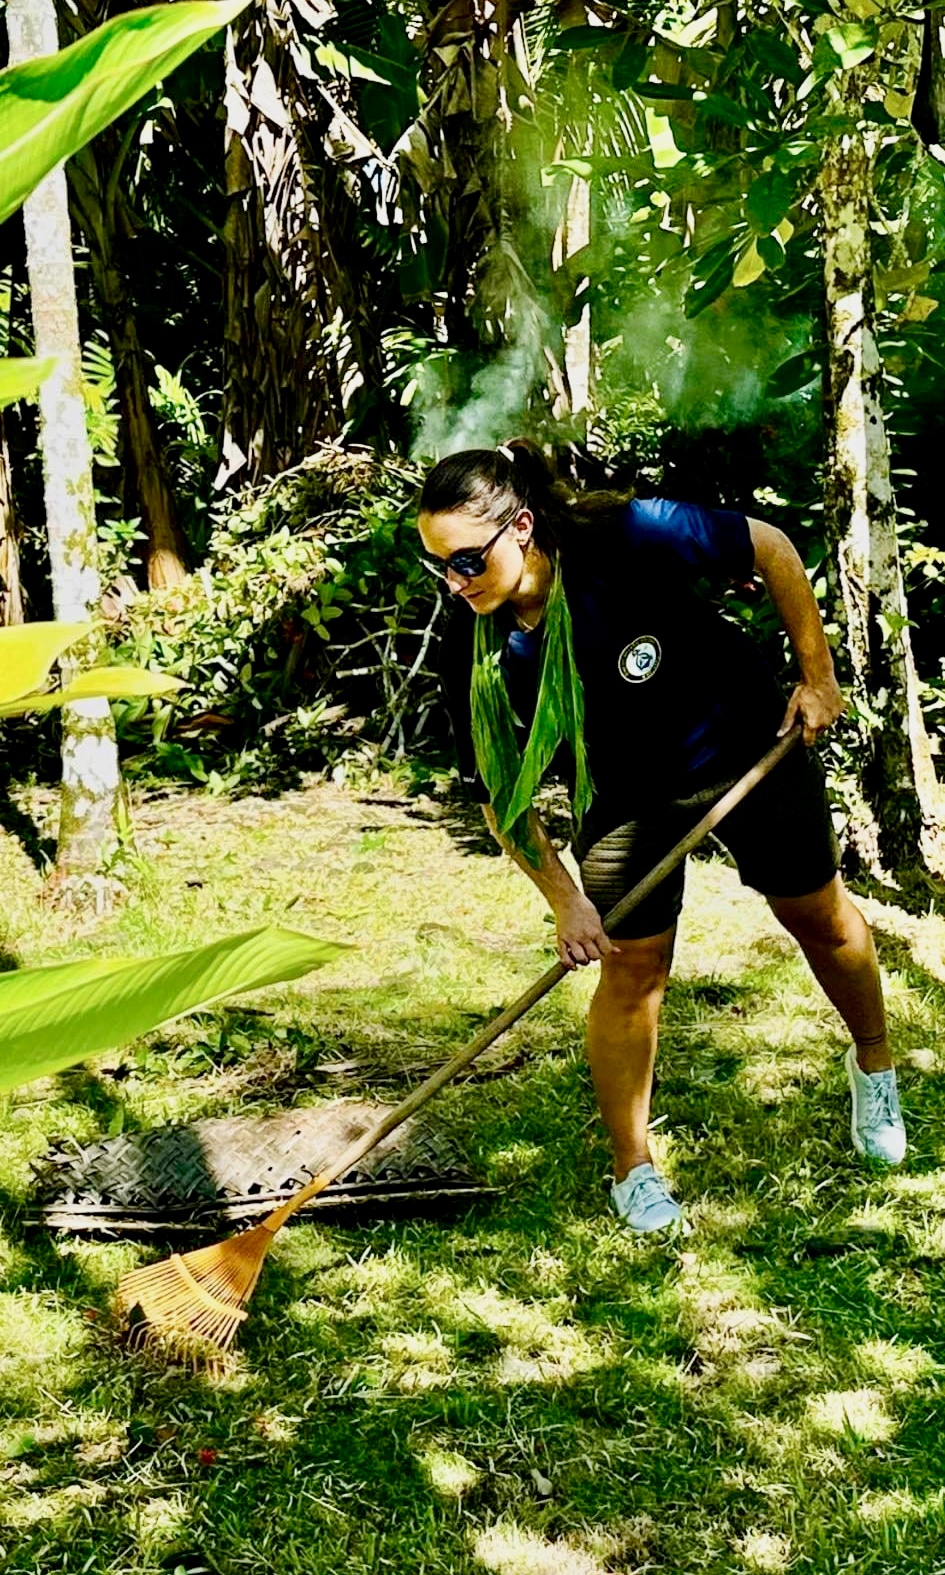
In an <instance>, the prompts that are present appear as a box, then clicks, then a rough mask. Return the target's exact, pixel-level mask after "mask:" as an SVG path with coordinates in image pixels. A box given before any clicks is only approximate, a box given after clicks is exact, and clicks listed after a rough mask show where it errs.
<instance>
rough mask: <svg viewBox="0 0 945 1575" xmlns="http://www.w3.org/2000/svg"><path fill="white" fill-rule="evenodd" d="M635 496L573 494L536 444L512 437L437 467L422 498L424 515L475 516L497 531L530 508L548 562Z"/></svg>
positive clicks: (454, 456) (452, 456)
mask: <svg viewBox="0 0 945 1575" xmlns="http://www.w3.org/2000/svg"><path fill="white" fill-rule="evenodd" d="M632 497H633V493H632V492H621V493H617V492H585V493H575V492H572V490H571V489H570V487H568V486H566V485H565V483H564V482H562V481H558V480H557V479H556V478H555V474H554V471H553V470H552V468H551V466H550V465H549V463H548V461H547V460H546V458H545V456H544V454H543V453H542V451H541V449H540V448H539V447H538V445H537V444H536V443H532V442H530V441H529V440H528V439H527V438H512V439H510V441H509V442H508V443H500V445H499V447H498V448H494V449H492V448H468V449H463V450H461V451H460V453H458V454H450V455H448V456H447V458H446V459H441V460H440V462H439V464H438V465H435V466H434V468H433V469H432V470H431V472H430V474H429V475H428V477H427V479H426V481H425V482H424V484H423V491H422V492H421V494H420V505H419V507H420V513H421V514H450V513H453V512H459V513H466V514H471V515H474V516H475V517H476V518H477V519H480V520H482V521H483V522H488V523H489V524H492V525H495V526H498V525H500V524H501V522H502V520H503V518H505V517H506V516H507V515H508V514H509V513H510V512H511V511H512V510H514V509H516V508H527V509H530V510H531V512H532V514H533V516H534V519H535V530H534V538H535V545H536V547H539V548H540V549H541V551H542V552H545V553H547V554H548V556H549V557H552V556H556V555H557V554H558V553H565V554H566V553H567V552H568V549H569V548H570V547H572V546H575V545H577V539H578V535H579V533H580V531H581V527H583V526H593V525H595V524H603V523H605V522H608V521H611V520H615V519H617V518H618V517H619V516H620V514H622V512H623V510H624V509H625V508H626V506H627V504H628V503H629V502H630V499H631V498H632Z"/></svg>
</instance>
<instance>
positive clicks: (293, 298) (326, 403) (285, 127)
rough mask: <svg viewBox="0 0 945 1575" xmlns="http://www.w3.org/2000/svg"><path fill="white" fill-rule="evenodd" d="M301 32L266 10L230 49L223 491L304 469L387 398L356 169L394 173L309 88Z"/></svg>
mask: <svg viewBox="0 0 945 1575" xmlns="http://www.w3.org/2000/svg"><path fill="white" fill-rule="evenodd" d="M320 3H321V0H316V4H320ZM294 29H295V22H294V18H293V13H292V8H291V7H280V6H279V5H278V4H277V0H266V4H261V5H258V6H256V7H250V8H249V9H248V10H246V11H244V12H243V14H242V16H241V17H239V18H238V20H237V21H236V23H235V24H234V26H233V28H232V29H231V30H230V33H229V35H228V38H227V91H226V110H227V128H226V163H225V169H226V192H227V216H226V221H225V224H224V230H223V240H224V250H225V264H224V268H225V272H224V290H225V324H224V340H223V363H224V365H223V384H224V386H223V423H222V428H223V430H222V442H221V464H220V469H219V471H218V473H217V478H216V485H217V486H218V487H222V486H225V485H228V484H232V483H233V482H238V483H239V484H240V485H243V484H245V483H247V482H249V483H253V484H255V483H258V482H260V481H262V480H263V479H264V478H265V477H267V476H272V475H276V474H278V473H279V472H280V471H282V470H285V469H286V468H288V467H289V466H292V465H296V464H298V463H299V462H300V461H301V460H302V459H304V458H305V456H306V455H307V454H310V453H311V452H312V449H313V448H314V447H315V445H316V443H318V442H319V441H323V440H331V439H333V438H336V437H338V436H339V435H340V434H341V432H342V431H343V429H344V426H345V423H346V422H347V420H348V418H349V415H350V414H351V411H352V409H353V402H354V401H355V400H356V397H357V395H358V392H359V390H363V389H370V390H378V389H380V388H381V387H382V385H383V365H382V358H381V351H380V331H381V327H382V319H381V317H380V314H379V312H378V286H377V282H376V281H377V271H378V258H377V257H376V256H375V255H374V254H373V253H372V252H371V251H370V249H369V247H368V244H367V243H366V241H365V239H364V236H363V233H362V232H363V226H362V225H361V223H360V221H359V216H358V201H357V196H356V193H357V183H358V181H359V179H360V174H359V171H360V169H361V167H362V166H365V167H367V168H369V169H371V170H373V173H374V177H375V178H376V177H377V176H378V175H379V174H380V171H381V166H383V165H384V163H385V160H384V156H383V154H381V153H380V151H379V150H378V149H376V148H375V147H374V145H373V144H372V143H370V142H369V140H368V139H367V137H365V136H364V135H363V134H362V133H361V132H360V131H359V129H358V127H357V126H356V125H354V123H353V121H352V120H351V119H350V118H349V117H348V116H347V115H346V114H345V112H344V110H343V109H342V107H341V106H340V104H339V103H335V101H334V100H333V99H332V97H331V94H330V93H329V92H328V89H327V87H326V86H325V85H324V83H321V82H319V81H317V80H316V79H315V78H314V77H312V76H311V75H309V76H306V74H305V72H304V68H303V64H302V62H303V61H304V55H305V50H304V49H302V47H301V45H300V41H299V39H298V37H297V36H296V33H295V31H294Z"/></svg>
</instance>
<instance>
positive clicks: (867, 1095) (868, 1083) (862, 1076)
mask: <svg viewBox="0 0 945 1575" xmlns="http://www.w3.org/2000/svg"><path fill="white" fill-rule="evenodd" d="M845 1064H846V1069H847V1077H848V1079H849V1082H850V1093H851V1095H852V1107H853V1108H852V1112H851V1117H850V1136H851V1137H852V1139H853V1147H854V1148H855V1149H856V1151H857V1153H858V1154H863V1155H864V1156H865V1158H867V1159H880V1160H882V1161H883V1162H884V1164H886V1165H898V1164H899V1163H900V1162H901V1160H902V1157H903V1155H904V1154H905V1152H906V1128H905V1123H904V1121H903V1119H902V1111H901V1110H900V1108H899V1090H898V1088H897V1087H896V1074H895V1072H894V1071H893V1069H892V1068H891V1067H890V1068H889V1070H888V1071H885V1072H864V1071H863V1070H862V1069H861V1068H860V1067H859V1066H857V1061H856V1046H855V1045H851V1046H850V1048H849V1050H848V1051H847V1056H846V1063H845Z"/></svg>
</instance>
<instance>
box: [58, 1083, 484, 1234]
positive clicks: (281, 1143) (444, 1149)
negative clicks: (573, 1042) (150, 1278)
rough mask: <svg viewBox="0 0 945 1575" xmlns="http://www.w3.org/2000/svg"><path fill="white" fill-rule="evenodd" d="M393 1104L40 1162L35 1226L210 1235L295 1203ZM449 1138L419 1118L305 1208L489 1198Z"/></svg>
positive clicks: (325, 1111) (162, 1135)
mask: <svg viewBox="0 0 945 1575" xmlns="http://www.w3.org/2000/svg"><path fill="white" fill-rule="evenodd" d="M390 1108H392V1107H391V1106H389V1105H380V1104H368V1103H365V1102H361V1101H353V1100H352V1101H345V1102H341V1101H339V1102H337V1103H334V1104H331V1105H327V1106H321V1107H318V1108H314V1109H301V1110H289V1111H285V1112H284V1113H283V1114H281V1115H276V1116H263V1117H249V1116H230V1117H226V1118H224V1119H214V1120H207V1121H195V1122H192V1123H191V1124H190V1125H188V1126H168V1127H158V1128H156V1129H155V1130H153V1131H150V1132H129V1133H122V1134H121V1136H119V1137H112V1138H105V1139H103V1140H102V1141H100V1142H98V1143H93V1144H91V1145H90V1146H89V1147H88V1148H83V1149H79V1150H78V1151H76V1150H74V1149H73V1150H67V1149H65V1148H54V1149H50V1150H49V1152H48V1153H46V1154H44V1155H43V1156H42V1158H41V1159H39V1160H37V1161H34V1163H33V1172H34V1176H35V1182H36V1184H35V1188H34V1199H35V1201H34V1203H33V1205H32V1206H31V1207H30V1208H29V1210H28V1211H27V1220H28V1221H29V1222H30V1223H33V1224H42V1225H46V1226H48V1227H53V1228H58V1229H66V1230H72V1231H95V1232H102V1231H109V1232H112V1233H115V1234H118V1233H120V1234H122V1235H127V1234H146V1235H150V1234H155V1235H156V1234H159V1233H160V1234H162V1235H163V1234H173V1233H174V1232H175V1231H176V1232H180V1233H183V1232H187V1233H197V1234H200V1233H206V1234H210V1233H212V1232H214V1231H217V1230H219V1227H220V1226H221V1224H226V1223H229V1224H233V1223H236V1224H238V1223H240V1222H243V1221H245V1222H249V1223H251V1222H252V1221H253V1220H255V1219H256V1218H258V1217H259V1216H261V1215H263V1214H266V1213H268V1212H269V1210H270V1209H271V1208H274V1207H275V1205H276V1204H277V1203H281V1202H282V1201H283V1200H284V1199H285V1198H288V1197H291V1196H292V1194H293V1193H294V1192H297V1191H298V1189H299V1188H300V1187H303V1186H304V1185H305V1183H306V1182H308V1181H310V1180H311V1179H312V1177H313V1176H315V1175H317V1174H318V1172H319V1171H320V1170H321V1169H322V1168H323V1167H324V1166H325V1165H326V1164H328V1163H329V1162H330V1161H331V1160H332V1159H333V1158H334V1156H335V1155H337V1154H340V1153H341V1151H342V1150H343V1149H344V1148H345V1147H346V1146H347V1144H348V1143H350V1142H352V1141H353V1139H354V1138H356V1137H358V1136H359V1135H360V1134H361V1133H362V1132H364V1131H366V1130H367V1128H368V1127H370V1126H373V1125H374V1123H375V1122H376V1121H378V1120H379V1119H380V1118H381V1116H382V1115H384V1114H385V1113H386V1112H387V1111H388V1110H389V1109H390ZM492 1190H493V1189H492V1188H487V1187H485V1186H484V1185H483V1184H482V1183H481V1181H479V1180H478V1179H477V1178H476V1177H475V1176H474V1175H473V1174H472V1173H471V1171H470V1168H469V1164H468V1161H467V1159H466V1157H465V1156H464V1155H463V1154H462V1152H461V1151H460V1150H459V1148H458V1146H457V1144H456V1143H455V1141H454V1140H452V1139H450V1138H449V1137H445V1136H444V1135H443V1133H442V1132H439V1131H437V1129H436V1128H435V1127H434V1126H433V1124H432V1123H430V1122H427V1121H423V1120H422V1119H421V1118H419V1117H417V1116H414V1117H413V1118H412V1119H411V1120H410V1121H408V1122H406V1123H405V1124H404V1126H402V1127H400V1128H398V1130H397V1131H396V1132H392V1133H391V1134H390V1136H388V1137H387V1138H385V1139H384V1141H383V1142H382V1143H379V1144H378V1146H377V1148H376V1149H373V1150H372V1152H371V1153H370V1154H366V1155H365V1156H364V1158H363V1159H362V1160H360V1161H359V1162H358V1164H357V1165H356V1167H355V1168H354V1170H352V1171H350V1172H349V1173H348V1174H347V1175H346V1176H343V1177H341V1178H340V1179H339V1180H338V1181H335V1182H333V1183H332V1184H331V1186H330V1187H328V1188H326V1190H325V1191H324V1192H323V1193H321V1194H320V1196H319V1197H317V1198H315V1199H313V1201H312V1202H311V1203H310V1204H309V1205H307V1207H305V1208H304V1209H302V1210H301V1211H300V1214H299V1216H298V1217H299V1218H304V1217H306V1216H307V1217H309V1218H310V1217H311V1216H312V1215H314V1214H319V1215H323V1214H325V1213H327V1212H329V1211H331V1210H339V1209H345V1210H351V1209H355V1208H357V1209H358V1210H359V1211H365V1212H371V1213H374V1214H378V1213H383V1212H385V1211H392V1210H394V1209H396V1211H397V1212H404V1210H405V1208H407V1207H409V1208H411V1210H418V1209H421V1208H422V1209H429V1210H431V1211H432V1210H434V1209H436V1208H442V1207H443V1205H444V1204H446V1203H447V1202H456V1201H459V1200H461V1199H464V1198H471V1197H475V1196H481V1195H482V1194H484V1193H488V1192H491V1191H492Z"/></svg>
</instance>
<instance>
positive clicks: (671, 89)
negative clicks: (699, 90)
mask: <svg viewBox="0 0 945 1575" xmlns="http://www.w3.org/2000/svg"><path fill="white" fill-rule="evenodd" d="M629 86H630V87H632V88H633V91H634V93H636V94H638V95H639V97H640V98H657V99H677V100H679V99H686V100H691V98H692V95H693V93H694V92H695V91H696V90H695V88H691V87H685V86H684V84H683V83H681V82H631V83H630V84H629Z"/></svg>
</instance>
